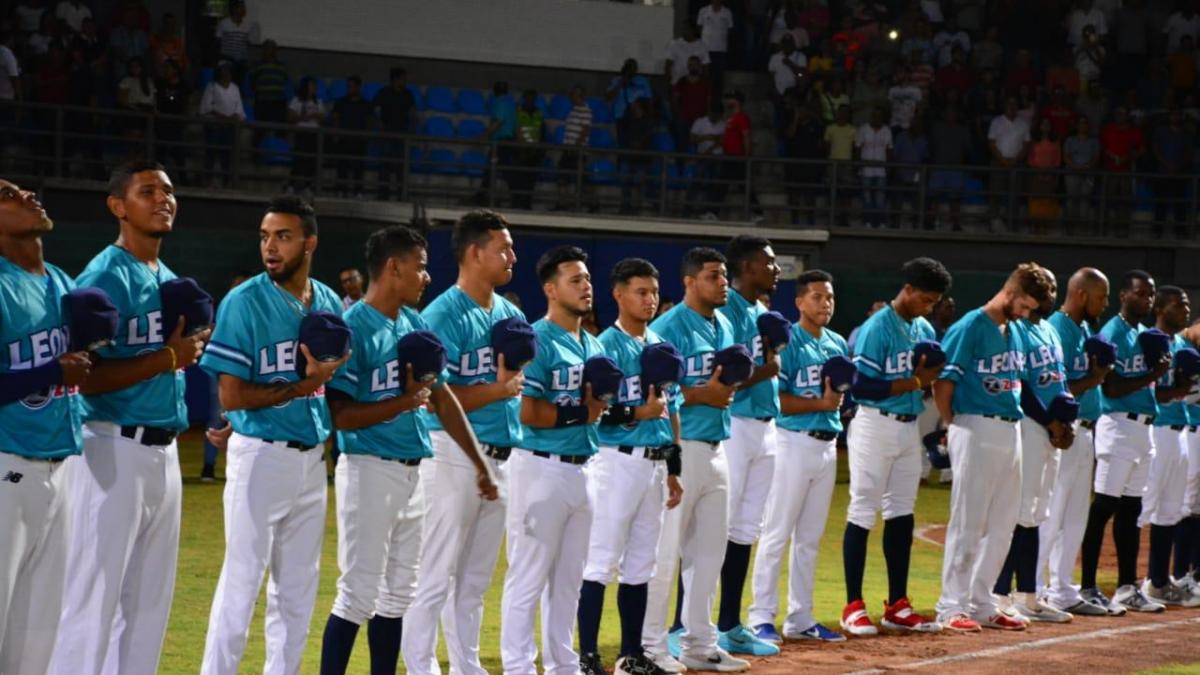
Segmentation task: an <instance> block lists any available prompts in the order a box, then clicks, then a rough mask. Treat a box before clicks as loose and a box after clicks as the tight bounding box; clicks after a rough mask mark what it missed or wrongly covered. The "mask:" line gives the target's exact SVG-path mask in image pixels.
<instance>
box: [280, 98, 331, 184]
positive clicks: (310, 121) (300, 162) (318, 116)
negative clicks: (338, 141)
mask: <svg viewBox="0 0 1200 675" xmlns="http://www.w3.org/2000/svg"><path fill="white" fill-rule="evenodd" d="M328 114H329V110H328V108H327V107H326V106H325V102H324V101H322V100H321V99H320V97H318V96H317V82H316V80H314V79H313V78H311V77H305V78H303V79H301V80H300V84H299V85H298V86H297V87H296V95H295V96H294V97H293V98H292V100H291V102H289V103H288V121H289V122H291V123H292V124H295V125H296V126H297V127H303V128H304V129H317V128H318V127H320V126H321V122H323V121H324V120H325V118H326V116H328ZM316 153H317V135H316V134H315V133H312V132H309V131H297V132H296V157H295V159H294V160H293V161H292V183H291V185H289V186H288V187H290V188H293V189H295V190H306V191H311V190H312V180H313V177H314V176H315V175H316V173H317V157H316Z"/></svg>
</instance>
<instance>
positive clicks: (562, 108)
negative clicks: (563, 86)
mask: <svg viewBox="0 0 1200 675" xmlns="http://www.w3.org/2000/svg"><path fill="white" fill-rule="evenodd" d="M573 107H574V106H572V105H571V99H570V98H567V97H566V96H563V95H562V94H555V95H554V96H553V97H551V98H550V105H549V106H548V107H547V108H546V119H548V120H565V119H567V115H569V114H571V108H573Z"/></svg>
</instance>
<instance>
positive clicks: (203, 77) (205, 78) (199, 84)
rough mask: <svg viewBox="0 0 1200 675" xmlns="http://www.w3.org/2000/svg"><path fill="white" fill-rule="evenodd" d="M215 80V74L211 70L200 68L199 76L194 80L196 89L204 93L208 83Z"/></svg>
mask: <svg viewBox="0 0 1200 675" xmlns="http://www.w3.org/2000/svg"><path fill="white" fill-rule="evenodd" d="M215 79H217V73H216V71H215V70H213V69H212V68H201V69H200V75H199V76H198V77H197V78H196V88H197V89H199V90H200V91H204V90H205V89H206V88H207V87H208V83H209V82H212V81H213V80H215Z"/></svg>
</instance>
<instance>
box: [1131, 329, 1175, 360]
mask: <svg viewBox="0 0 1200 675" xmlns="http://www.w3.org/2000/svg"><path fill="white" fill-rule="evenodd" d="M1137 341H1138V344H1139V345H1140V346H1141V348H1142V354H1144V355H1145V357H1146V368H1149V369H1153V368H1154V364H1156V363H1158V361H1159V360H1160V359H1161V358H1162V357H1163V355H1164V354H1170V353H1171V336H1170V335H1167V334H1166V333H1164V332H1162V331H1161V330H1159V329H1157V328H1147V329H1146V330H1144V331H1142V332H1141V333H1138V336H1137Z"/></svg>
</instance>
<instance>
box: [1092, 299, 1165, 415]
mask: <svg viewBox="0 0 1200 675" xmlns="http://www.w3.org/2000/svg"><path fill="white" fill-rule="evenodd" d="M1143 330H1145V328H1144V327H1142V325H1141V324H1138V325H1136V326H1130V325H1129V324H1128V323H1126V322H1125V319H1122V318H1121V315H1120V314H1117V315H1116V316H1114V317H1113V318H1111V319H1109V320H1108V323H1106V324H1104V327H1103V328H1101V329H1100V335H1103V336H1104V337H1105V338H1106V339H1107V340H1108V341H1109V342H1111V343H1113V344H1114V345H1116V346H1117V362H1116V364H1115V365H1114V366H1113V372H1114V373H1116V374H1117V375H1118V376H1119V377H1127V378H1135V377H1141V376H1143V375H1147V374H1149V373H1150V368H1149V367H1148V365H1147V363H1146V357H1145V355H1143V354H1142V346H1141V345H1140V344H1138V340H1137V336H1138V334H1139V333H1141V332H1142V331H1143ZM1100 409H1101V410H1103V411H1104V412H1105V413H1136V414H1138V415H1157V414H1158V402H1157V401H1155V399H1154V384H1153V383H1152V384H1150V385H1149V386H1146V387H1142V388H1141V389H1138V390H1137V391H1135V392H1133V393H1132V394H1129V395H1128V396H1123V397H1121V398H1110V397H1108V396H1105V395H1104V393H1103V392H1101V393H1100Z"/></svg>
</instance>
